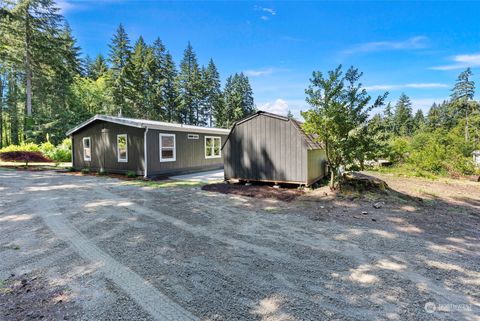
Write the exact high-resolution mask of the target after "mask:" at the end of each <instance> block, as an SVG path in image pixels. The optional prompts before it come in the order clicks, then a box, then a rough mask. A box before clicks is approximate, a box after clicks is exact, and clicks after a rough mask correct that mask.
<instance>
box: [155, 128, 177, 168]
mask: <svg viewBox="0 0 480 321" xmlns="http://www.w3.org/2000/svg"><path fill="white" fill-rule="evenodd" d="M162 137H173V157H172V158H163V157H162V148H163V147H162ZM159 148H160V149H159V150H158V151H159V154H160V162H162V163H164V162H175V161H176V160H177V138H176V137H175V134H165V133H160V135H159ZM165 148H170V147H165Z"/></svg>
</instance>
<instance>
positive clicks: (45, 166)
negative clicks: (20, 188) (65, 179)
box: [0, 161, 72, 170]
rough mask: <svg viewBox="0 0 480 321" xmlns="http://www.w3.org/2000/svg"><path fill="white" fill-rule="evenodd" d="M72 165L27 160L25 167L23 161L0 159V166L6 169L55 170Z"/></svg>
mask: <svg viewBox="0 0 480 321" xmlns="http://www.w3.org/2000/svg"><path fill="white" fill-rule="evenodd" d="M71 166H72V163H38V162H29V163H28V167H25V163H23V162H4V161H0V167H3V168H8V169H18V168H19V169H25V168H26V169H32V170H56V169H68V168H69V167H71Z"/></svg>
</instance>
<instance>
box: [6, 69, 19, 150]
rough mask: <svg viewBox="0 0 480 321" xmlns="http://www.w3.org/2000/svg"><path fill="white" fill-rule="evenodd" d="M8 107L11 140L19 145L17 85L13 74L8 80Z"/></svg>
mask: <svg viewBox="0 0 480 321" xmlns="http://www.w3.org/2000/svg"><path fill="white" fill-rule="evenodd" d="M8 105H9V106H8V110H9V114H10V117H9V118H10V139H11V143H12V144H14V145H18V142H19V140H18V108H17V84H16V79H15V77H14V76H13V75H12V74H9V79H8Z"/></svg>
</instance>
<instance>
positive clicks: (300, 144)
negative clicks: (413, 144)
mask: <svg viewBox="0 0 480 321" xmlns="http://www.w3.org/2000/svg"><path fill="white" fill-rule="evenodd" d="M222 152H223V157H224V171H225V179H238V180H244V181H264V182H274V183H292V184H301V185H307V186H308V185H312V184H314V183H315V182H316V181H318V180H319V179H321V178H323V177H324V176H325V175H326V153H325V150H324V148H323V146H322V144H320V143H319V142H318V141H317V140H316V139H315V137H314V136H313V135H309V134H306V133H305V131H304V130H303V129H302V124H301V123H300V122H298V121H296V120H294V119H291V118H287V117H283V116H279V115H275V114H272V113H267V112H264V111H258V112H256V113H255V114H253V115H251V116H249V117H246V118H244V119H242V120H240V121H238V122H236V123H235V124H234V125H233V127H232V129H231V131H230V134H229V136H228V137H227V139H226V140H225V142H224V143H223V146H222Z"/></svg>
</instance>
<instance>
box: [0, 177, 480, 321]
mask: <svg viewBox="0 0 480 321" xmlns="http://www.w3.org/2000/svg"><path fill="white" fill-rule="evenodd" d="M384 178H385V179H386V180H387V182H388V183H389V185H390V186H393V187H394V188H396V189H397V190H398V191H399V194H398V195H397V196H378V195H367V196H364V197H359V196H358V195H351V196H344V197H338V196H335V195H331V194H329V193H325V192H324V191H323V190H319V191H315V192H310V193H307V194H305V195H303V196H300V197H298V198H297V199H296V200H294V201H292V202H288V203H285V202H282V201H279V200H275V199H263V200H262V199H255V198H250V197H247V196H244V195H235V194H223V193H216V192H215V191H205V190H202V189H201V188H200V187H168V188H157V189H156V188H151V187H140V186H132V185H129V184H128V182H124V181H120V180H117V179H114V178H107V177H93V176H72V175H68V174H59V173H55V172H28V171H11V170H8V171H7V170H0V204H1V207H0V307H2V304H5V302H12V301H11V299H12V297H11V295H12V293H11V291H10V292H9V290H8V288H7V287H6V286H5V284H4V282H3V281H2V280H8V279H9V278H10V277H11V275H12V274H15V275H24V274H25V273H27V275H35V277H38V278H40V279H41V280H47V281H42V289H43V290H42V291H43V293H58V291H56V290H54V289H58V288H61V289H62V293H68V296H65V297H64V298H62V302H67V304H65V307H63V308H62V309H72V311H71V313H69V312H68V311H64V310H62V315H75V316H76V317H75V319H81V320H165V321H168V320H264V321H270V320H279V321H285V320H432V319H444V320H480V318H479V315H480V290H479V289H480V255H479V253H480V202H479V201H478V200H479V199H480V187H479V185H478V183H477V185H475V183H467V182H462V183H458V185H455V184H457V183H452V182H451V181H450V182H427V181H421V180H414V179H403V180H400V179H396V178H393V177H384ZM453 191H455V192H453ZM406 194H409V195H410V194H411V195H414V196H415V197H416V199H409V198H408V197H401V196H402V195H406ZM417 198H421V199H417ZM373 205H375V206H373ZM48 286H51V287H52V290H48V289H45V288H46V287H48ZM32 288H34V287H32ZM16 295H18V294H16ZM29 295H30V294H29ZM31 300H33V301H34V300H35V298H34V297H33V298H32V299H31ZM19 302H23V301H22V300H20V299H19ZM32 306H35V305H32ZM24 308H25V307H24ZM26 308H28V306H27V307H26ZM0 310H1V309H0ZM12 311H13V310H10V314H9V315H5V314H4V315H2V313H3V311H0V320H17V319H18V315H17V317H16V316H15V313H14V312H15V311H13V313H12ZM22 313H24V312H22ZM56 313H58V312H56ZM25 315H28V314H25V313H24V314H22V316H25ZM33 315H36V314H33ZM25 319H26V320H29V318H28V317H26V318H25Z"/></svg>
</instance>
